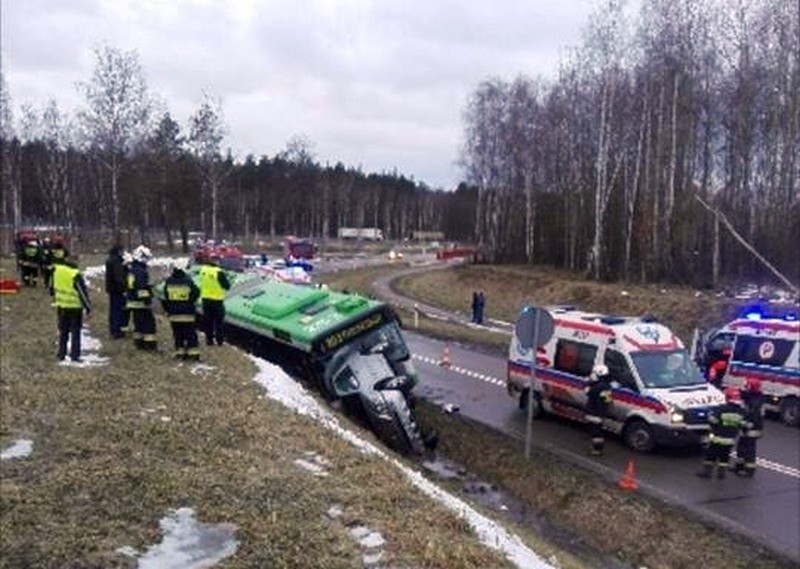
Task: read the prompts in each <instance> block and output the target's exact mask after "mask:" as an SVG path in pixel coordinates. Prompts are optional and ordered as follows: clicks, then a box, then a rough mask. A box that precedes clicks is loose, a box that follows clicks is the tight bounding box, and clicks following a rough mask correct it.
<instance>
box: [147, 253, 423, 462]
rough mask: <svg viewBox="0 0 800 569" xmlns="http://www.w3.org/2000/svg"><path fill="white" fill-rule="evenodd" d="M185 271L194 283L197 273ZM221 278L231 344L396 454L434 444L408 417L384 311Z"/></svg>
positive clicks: (408, 396)
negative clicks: (314, 394) (316, 395)
mask: <svg viewBox="0 0 800 569" xmlns="http://www.w3.org/2000/svg"><path fill="white" fill-rule="evenodd" d="M189 273H190V274H192V275H193V277H194V278H195V279H196V280H197V274H198V269H197V268H192V269H190V270H189ZM227 274H228V276H229V280H230V281H231V284H232V287H231V290H229V291H228V295H227V298H226V299H225V334H226V337H227V338H229V339H230V341H231V342H232V343H235V344H237V345H239V346H241V347H242V348H244V349H245V350H247V351H249V352H251V353H253V354H255V355H257V356H260V357H263V358H264V359H267V360H269V361H272V362H274V363H276V364H278V365H281V366H282V367H284V369H286V370H287V371H288V372H289V373H291V374H292V375H295V376H297V377H300V378H301V379H303V380H306V381H310V382H312V383H313V384H315V385H316V386H317V387H318V389H319V391H320V392H321V393H322V394H323V395H324V397H325V398H326V399H327V400H328V401H330V402H333V401H340V402H341V404H342V407H343V408H344V409H345V411H346V412H347V413H348V414H350V415H351V416H354V417H355V418H356V419H358V420H359V421H361V422H362V423H364V424H366V425H367V426H368V427H369V428H371V429H372V430H373V432H374V433H375V434H376V435H377V436H378V437H379V438H380V439H381V440H383V441H384V442H385V443H386V444H387V445H388V446H389V447H391V448H393V449H395V450H397V451H398V452H401V453H404V454H411V455H419V454H422V453H424V451H425V449H426V447H430V446H432V445H433V444H435V438H434V437H432V436H428V437H423V435H422V432H421V430H420V427H419V425H418V423H417V421H416V419H415V415H414V412H413V395H412V389H413V387H414V386H415V385H416V383H417V373H416V371H415V368H414V366H413V364H412V363H411V356H410V353H409V351H408V347H407V346H406V343H405V340H404V339H403V335H402V333H401V331H400V326H399V320H398V318H397V315H396V314H395V312H394V311H393V310H392V308H391V307H390V306H388V305H387V304H386V303H384V302H381V301H378V300H373V299H368V298H365V297H363V296H360V295H357V294H345V293H341V292H336V291H332V290H327V289H323V288H317V287H312V286H302V285H295V284H290V283H285V282H280V281H276V280H273V279H270V278H268V277H264V276H262V275H258V274H248V273H235V272H231V273H227ZM161 292H162V287H160V286H159V287H157V294H159V296H160V293H161Z"/></svg>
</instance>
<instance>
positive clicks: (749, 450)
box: [734, 377, 764, 476]
mask: <svg viewBox="0 0 800 569" xmlns="http://www.w3.org/2000/svg"><path fill="white" fill-rule="evenodd" d="M742 400H743V402H744V407H745V419H746V424H745V426H744V430H743V431H742V434H741V435H739V441H738V442H737V443H736V466H735V467H734V473H736V474H739V475H743V476H753V475H754V474H755V473H756V444H757V443H758V439H760V438H761V434H762V432H763V429H764V394H763V393H761V380H759V379H757V378H755V377H748V378H747V380H746V381H745V384H744V391H743V392H742Z"/></svg>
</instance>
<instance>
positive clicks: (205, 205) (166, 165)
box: [0, 46, 469, 251]
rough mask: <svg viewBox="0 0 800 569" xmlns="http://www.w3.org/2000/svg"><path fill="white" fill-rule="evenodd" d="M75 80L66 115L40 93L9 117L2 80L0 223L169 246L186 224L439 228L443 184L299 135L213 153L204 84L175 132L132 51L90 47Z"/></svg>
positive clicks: (291, 229) (328, 229)
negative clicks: (335, 159) (368, 166)
mask: <svg viewBox="0 0 800 569" xmlns="http://www.w3.org/2000/svg"><path fill="white" fill-rule="evenodd" d="M78 88H79V90H80V91H81V93H82V94H83V95H84V97H85V102H86V105H85V107H84V108H82V109H80V110H79V111H78V112H77V113H76V114H75V116H73V117H70V116H67V115H66V114H64V113H63V112H61V110H60V109H59V107H58V103H57V102H56V101H55V100H51V101H49V102H48V103H47V104H46V106H45V107H44V108H43V109H35V108H33V107H31V106H29V105H25V106H23V107H22V109H21V117H20V119H19V120H18V121H16V122H15V121H14V120H13V118H14V117H13V116H12V112H11V100H10V95H9V91H8V88H7V86H6V84H5V81H2V85H1V89H0V97H1V100H0V103H2V104H1V105H0V109H2V116H0V119H1V120H0V124H1V125H2V129H1V130H0V143H2V167H3V170H2V186H3V196H2V221H3V223H4V225H5V226H6V227H10V228H13V230H14V231H16V230H17V229H19V228H21V227H23V226H25V225H34V224H47V225H58V226H61V227H65V228H66V229H67V231H74V230H75V229H77V228H81V229H83V230H86V229H105V230H108V231H109V232H110V233H111V234H112V235H116V234H118V232H119V230H121V229H129V230H131V229H133V230H134V233H135V230H138V231H139V233H140V235H139V238H140V239H142V241H144V242H149V241H150V240H151V239H153V238H154V237H155V233H154V230H155V231H158V232H160V234H159V235H158V238H159V240H160V239H162V238H165V239H166V241H167V242H168V243H169V244H170V246H173V244H174V243H175V241H177V237H178V236H179V235H180V236H182V237H183V242H184V246H185V243H186V236H187V235H188V232H189V231H191V230H200V231H203V232H204V233H205V234H206V235H208V236H210V237H213V238H223V237H225V238H228V239H250V238H253V237H254V236H256V235H260V236H264V237H272V238H275V237H280V236H283V235H286V234H297V235H310V236H315V237H320V238H321V237H330V236H335V235H336V232H337V230H338V227H340V226H377V227H381V228H383V230H384V234H385V235H387V236H388V237H389V238H392V239H400V238H403V237H406V236H408V235H410V233H411V232H412V231H414V230H419V229H430V230H434V229H438V228H439V227H441V226H442V223H443V220H442V217H443V215H444V212H445V211H446V208H447V199H446V196H445V194H444V192H441V191H439V192H434V191H431V190H430V189H429V188H428V187H427V186H425V185H424V184H422V183H418V182H415V181H414V180H413V178H407V177H405V176H403V175H401V174H398V173H397V172H390V173H381V174H375V173H364V172H362V171H361V170H360V169H358V168H353V167H346V166H344V165H343V164H341V163H337V164H335V165H333V166H330V165H320V164H318V163H317V162H316V161H315V159H314V155H313V144H312V143H311V142H310V141H308V140H306V139H305V138H303V137H300V136H297V137H294V138H293V139H292V140H290V141H288V143H287V144H286V147H285V149H284V150H283V151H281V152H279V153H278V154H276V155H275V156H272V157H269V156H261V157H260V158H256V157H254V156H247V157H246V158H245V159H244V160H238V161H237V160H235V159H234V158H233V156H231V154H230V151H228V152H227V153H226V152H224V151H223V146H224V140H225V137H226V135H227V128H226V125H225V120H224V115H223V108H222V103H221V101H219V100H218V99H215V98H214V97H212V96H211V95H209V94H206V93H204V94H203V97H202V102H201V103H200V105H199V106H198V108H197V109H196V111H195V112H194V113H193V114H192V116H191V117H190V118H189V121H188V125H187V128H186V129H185V131H184V130H182V129H181V125H180V124H179V123H178V122H177V121H176V120H175V119H174V118H173V117H172V116H171V115H170V113H169V111H168V110H166V109H165V105H164V103H163V102H160V101H159V100H158V98H157V97H156V96H154V95H153V94H152V93H151V92H150V91H149V89H148V87H147V84H146V81H145V79H144V73H143V70H142V68H141V65H140V63H139V59H138V54H137V53H136V52H135V51H121V50H119V49H117V48H114V47H111V46H101V47H99V48H97V49H96V50H95V66H94V71H93V74H92V77H91V79H90V80H89V81H87V82H85V83H79V84H78ZM15 127H16V128H15ZM184 132H185V133H186V134H184ZM467 227H469V224H467ZM6 233H10V232H6ZM128 233H129V234H130V233H131V231H128ZM467 233H469V231H467ZM4 249H5V251H9V250H10V244H9V243H4Z"/></svg>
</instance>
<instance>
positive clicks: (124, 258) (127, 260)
mask: <svg viewBox="0 0 800 569" xmlns="http://www.w3.org/2000/svg"><path fill="white" fill-rule="evenodd" d="M122 262H123V263H125V264H126V265H130V264H131V263H132V262H133V255H131V253H130V251H125V252H124V253H123V254H122Z"/></svg>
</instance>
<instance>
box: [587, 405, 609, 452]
mask: <svg viewBox="0 0 800 569" xmlns="http://www.w3.org/2000/svg"><path fill="white" fill-rule="evenodd" d="M586 421H587V422H588V423H589V434H590V435H591V437H592V454H603V449H605V446H606V434H605V431H604V430H603V417H601V416H600V415H587V416H586Z"/></svg>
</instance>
